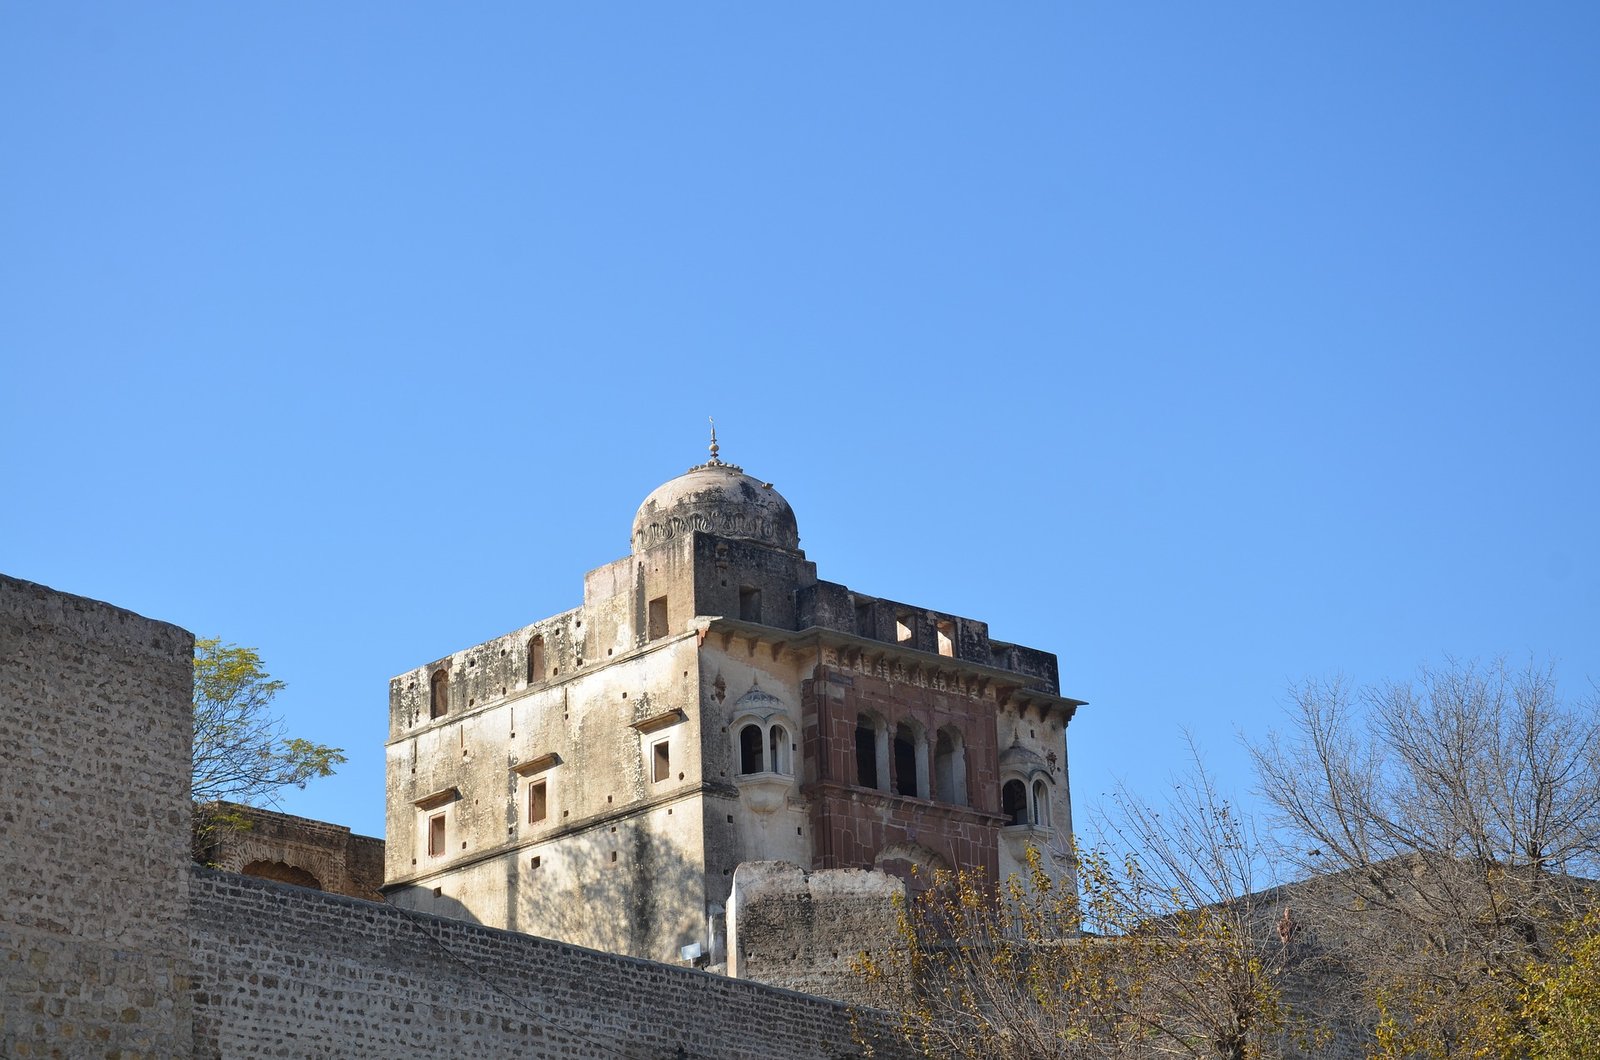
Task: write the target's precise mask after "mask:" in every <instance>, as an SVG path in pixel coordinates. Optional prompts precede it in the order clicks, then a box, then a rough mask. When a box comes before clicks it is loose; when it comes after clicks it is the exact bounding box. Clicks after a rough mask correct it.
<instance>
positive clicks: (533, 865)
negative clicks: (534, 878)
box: [528, 854, 540, 869]
mask: <svg viewBox="0 0 1600 1060" xmlns="http://www.w3.org/2000/svg"><path fill="white" fill-rule="evenodd" d="M539 861H540V858H539V855H538V854H535V855H534V856H533V859H532V860H531V861H529V862H528V868H530V869H536V868H538V867H539Z"/></svg>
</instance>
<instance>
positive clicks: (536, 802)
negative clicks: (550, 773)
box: [528, 780, 550, 824]
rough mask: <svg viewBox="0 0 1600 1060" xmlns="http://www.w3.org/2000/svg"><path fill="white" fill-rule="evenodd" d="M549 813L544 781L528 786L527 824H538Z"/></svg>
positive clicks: (537, 781)
mask: <svg viewBox="0 0 1600 1060" xmlns="http://www.w3.org/2000/svg"><path fill="white" fill-rule="evenodd" d="M549 812H550V803H549V801H548V796H547V795H546V788H545V781H543V780H536V781H534V782H533V783H532V784H529V785H528V823H529V824H538V823H539V822H540V821H542V820H544V819H545V816H546V815H547V814H548V813H549Z"/></svg>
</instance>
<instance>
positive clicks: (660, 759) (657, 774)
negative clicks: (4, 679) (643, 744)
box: [650, 740, 672, 783]
mask: <svg viewBox="0 0 1600 1060" xmlns="http://www.w3.org/2000/svg"><path fill="white" fill-rule="evenodd" d="M650 758H651V761H652V762H654V763H655V765H654V769H653V772H652V775H651V779H652V780H654V781H655V782H656V783H660V782H661V781H663V780H666V779H667V778H668V777H669V776H671V775H672V754H671V751H670V750H668V741H666V740H662V741H661V742H660V743H658V744H656V745H655V746H654V747H653V748H651V755H650Z"/></svg>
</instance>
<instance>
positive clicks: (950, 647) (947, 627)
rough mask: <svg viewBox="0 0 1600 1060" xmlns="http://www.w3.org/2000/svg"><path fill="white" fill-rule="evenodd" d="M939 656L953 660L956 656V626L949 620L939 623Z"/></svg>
mask: <svg viewBox="0 0 1600 1060" xmlns="http://www.w3.org/2000/svg"><path fill="white" fill-rule="evenodd" d="M939 654H940V655H948V656H950V657H951V658H952V659H953V658H955V655H956V624H955V623H954V622H951V621H949V620H944V621H941V622H940V623H939Z"/></svg>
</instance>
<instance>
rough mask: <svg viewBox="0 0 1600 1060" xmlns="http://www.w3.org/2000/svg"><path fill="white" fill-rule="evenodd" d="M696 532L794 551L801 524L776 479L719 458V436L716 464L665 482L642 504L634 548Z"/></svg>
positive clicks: (638, 549)
mask: <svg viewBox="0 0 1600 1060" xmlns="http://www.w3.org/2000/svg"><path fill="white" fill-rule="evenodd" d="M695 530H704V531H706V532H707V533H711V534H718V535H720V536H722V537H736V538H742V539H743V540H746V541H759V542H761V543H762V544H763V545H773V546H775V547H777V548H785V549H790V550H792V551H798V550H799V548H800V528H799V526H798V525H797V524H796V523H795V519H794V509H793V508H790V507H789V502H788V501H786V500H784V499H783V495H782V494H781V493H779V492H778V491H777V490H775V489H773V488H772V483H770V482H761V481H759V480H757V479H753V478H751V477H750V476H749V475H746V474H745V473H744V469H743V468H739V467H735V466H734V465H733V464H724V463H723V462H722V461H721V460H718V459H717V448H716V441H715V436H713V440H712V448H711V461H710V463H706V464H701V465H700V466H699V467H692V468H690V469H689V470H688V471H687V472H685V473H684V474H682V475H679V476H678V477H677V478H675V479H672V480H671V481H669V482H664V483H662V484H661V485H660V486H657V487H656V489H655V491H654V492H653V493H651V494H650V496H648V497H646V498H645V499H644V503H643V504H641V505H639V514H637V515H635V516H634V517H633V551H634V552H642V551H644V550H645V549H647V548H650V547H651V546H652V545H659V544H660V543H661V542H663V541H670V540H671V539H673V538H674V537H677V536H678V535H680V534H688V533H691V532H693V531H695Z"/></svg>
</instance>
